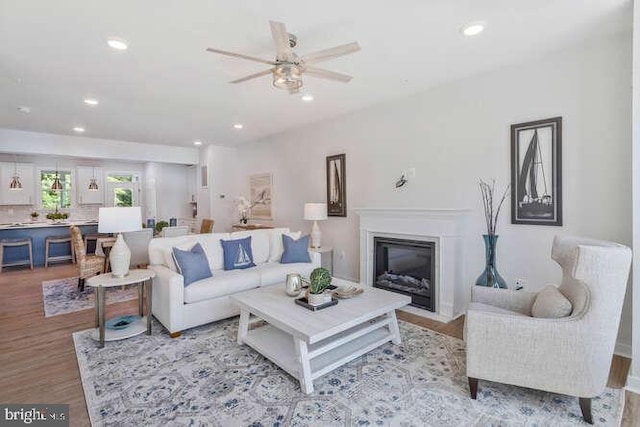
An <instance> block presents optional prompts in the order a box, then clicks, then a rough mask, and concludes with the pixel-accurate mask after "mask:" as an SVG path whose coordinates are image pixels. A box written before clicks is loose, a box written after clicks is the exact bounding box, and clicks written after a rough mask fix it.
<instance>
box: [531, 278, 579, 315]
mask: <svg viewBox="0 0 640 427" xmlns="http://www.w3.org/2000/svg"><path fill="white" fill-rule="evenodd" d="M571 309H572V307H571V301H569V300H568V299H567V297H565V296H564V295H562V292H560V291H559V290H558V288H556V287H555V286H553V285H547V286H545V287H544V289H542V290H541V291H540V292H538V295H537V296H536V300H535V302H534V303H533V306H532V307H531V315H532V316H533V317H540V318H544V319H559V318H561V317H567V316H568V315H570V314H571Z"/></svg>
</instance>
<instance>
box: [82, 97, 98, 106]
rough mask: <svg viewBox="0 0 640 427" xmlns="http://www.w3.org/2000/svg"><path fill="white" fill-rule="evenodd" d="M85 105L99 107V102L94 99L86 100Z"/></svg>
mask: <svg viewBox="0 0 640 427" xmlns="http://www.w3.org/2000/svg"><path fill="white" fill-rule="evenodd" d="M84 103H85V104H87V105H98V100H97V99H93V98H85V100H84Z"/></svg>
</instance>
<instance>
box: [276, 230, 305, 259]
mask: <svg viewBox="0 0 640 427" xmlns="http://www.w3.org/2000/svg"><path fill="white" fill-rule="evenodd" d="M309 237H310V236H309V235H308V234H307V235H306V236H303V237H301V238H299V239H297V240H296V239H292V238H291V237H289V236H287V235H286V234H283V235H282V245H283V246H284V252H283V253H282V258H280V263H281V264H293V263H295V262H311V257H310V256H309Z"/></svg>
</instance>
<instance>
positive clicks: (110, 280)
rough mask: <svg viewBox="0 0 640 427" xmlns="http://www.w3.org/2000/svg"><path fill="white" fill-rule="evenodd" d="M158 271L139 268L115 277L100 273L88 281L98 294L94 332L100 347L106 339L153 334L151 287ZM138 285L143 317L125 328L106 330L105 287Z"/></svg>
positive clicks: (113, 339)
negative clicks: (145, 312) (144, 333)
mask: <svg viewBox="0 0 640 427" xmlns="http://www.w3.org/2000/svg"><path fill="white" fill-rule="evenodd" d="M155 275H156V273H155V271H153V270H147V269H139V270H129V274H127V275H126V276H125V277H113V276H112V275H111V274H109V273H107V274H99V275H97V276H93V277H91V278H89V279H87V281H86V283H85V284H86V285H87V286H91V287H93V288H95V294H96V329H95V330H94V332H93V335H92V337H93V339H94V340H96V341H99V342H100V347H101V348H102V347H104V342H105V341H116V340H122V339H125V338H130V337H133V336H135V335H139V334H141V333H143V332H145V330H146V332H147V335H151V298H152V294H151V288H152V284H151V283H152V281H151V279H153V278H154V277H155ZM135 284H137V285H138V314H139V315H140V317H141V319H139V320H137V321H136V322H133V323H132V324H130V325H129V326H127V327H126V328H124V329H108V330H105V318H104V317H105V308H104V305H105V294H104V292H105V289H106V288H115V287H117V286H128V285H135ZM145 298H146V302H147V304H146V306H147V307H146V308H147V315H146V316H145V315H144V305H145V304H144V299H145Z"/></svg>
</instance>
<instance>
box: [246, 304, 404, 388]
mask: <svg viewBox="0 0 640 427" xmlns="http://www.w3.org/2000/svg"><path fill="white" fill-rule="evenodd" d="M394 323H395V317H394V318H393V319H391V318H390V317H389V315H383V316H380V317H377V318H375V319H373V320H369V321H367V322H365V323H362V324H360V325H357V326H354V327H353V328H350V329H348V330H346V331H343V332H341V333H339V334H336V335H334V336H331V337H329V338H326V339H324V340H322V341H320V342H318V343H315V344H307V343H306V342H304V341H303V340H301V339H299V338H298V337H296V336H294V335H291V334H288V333H286V332H284V331H282V330H280V329H278V328H277V327H275V326H273V325H270V324H266V325H264V326H260V327H257V328H255V329H252V330H250V331H248V332H247V334H246V335H245V336H244V337H242V341H243V342H244V343H246V344H247V345H249V346H251V347H252V348H254V349H255V350H256V351H258V352H259V353H261V354H262V355H263V356H265V357H266V358H268V359H269V360H271V361H272V362H273V363H275V364H276V365H278V366H279V367H280V368H282V369H283V370H285V371H286V372H287V373H289V374H290V375H291V376H293V377H294V378H296V379H298V380H299V381H300V386H301V388H302V390H303V391H304V392H305V393H307V394H308V393H311V392H312V391H313V380H314V379H316V378H319V377H321V376H323V375H325V374H327V373H329V372H331V371H332V370H334V369H336V368H338V367H339V366H342V365H344V364H345V363H348V362H350V361H352V360H353V359H356V358H357V357H360V356H362V355H363V354H365V353H368V352H370V351H371V350H373V349H375V348H377V347H379V346H381V345H383V344H384V343H386V342H387V341H396V338H397V336H396V334H395V333H394V332H393V324H394ZM305 365H307V366H305ZM305 370H308V373H307V375H305Z"/></svg>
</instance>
